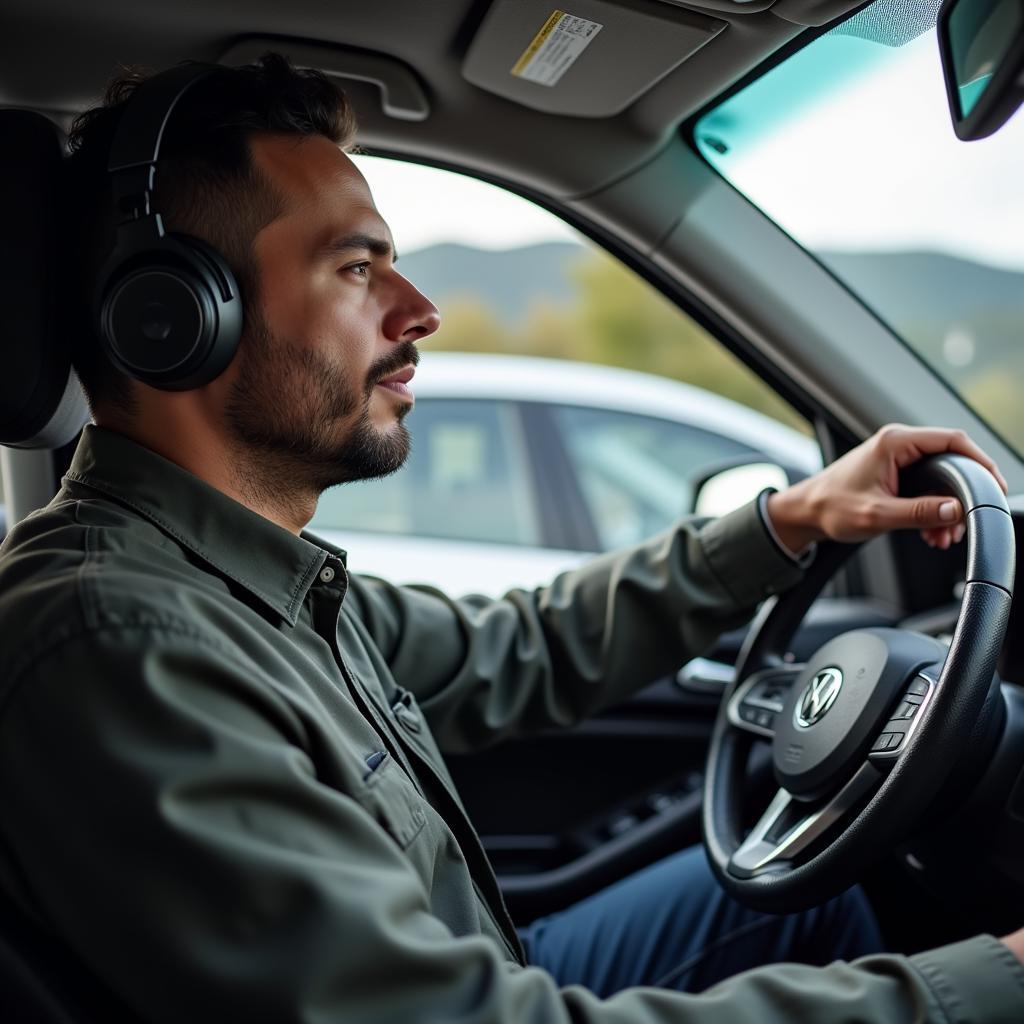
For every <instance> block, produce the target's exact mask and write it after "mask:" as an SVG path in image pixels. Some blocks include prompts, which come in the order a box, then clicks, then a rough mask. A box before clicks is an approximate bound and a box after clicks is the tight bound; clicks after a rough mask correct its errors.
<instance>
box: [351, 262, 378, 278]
mask: <svg viewBox="0 0 1024 1024" xmlns="http://www.w3.org/2000/svg"><path fill="white" fill-rule="evenodd" d="M372 265H373V264H372V263H370V261H369V260H364V261H363V262H362V263H354V264H352V266H350V267H345V270H347V271H350V272H351V273H353V274H355V275H356V277H362V278H367V277H369V276H370V267H371V266H372Z"/></svg>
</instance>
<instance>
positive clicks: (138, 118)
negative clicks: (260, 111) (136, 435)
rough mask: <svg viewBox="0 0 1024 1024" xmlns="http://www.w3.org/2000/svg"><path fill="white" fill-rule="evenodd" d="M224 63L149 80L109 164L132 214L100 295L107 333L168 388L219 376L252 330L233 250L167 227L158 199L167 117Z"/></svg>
mask: <svg viewBox="0 0 1024 1024" xmlns="http://www.w3.org/2000/svg"><path fill="white" fill-rule="evenodd" d="M218 70H220V68H219V66H218V65H214V64H194V63H190V64H183V65H179V66H177V67H174V68H171V69H170V70H168V71H164V72H161V73H160V74H158V75H154V76H153V77H152V78H150V79H147V80H146V81H144V82H143V83H142V84H141V85H139V86H138V87H137V89H136V91H135V93H134V94H133V95H132V97H131V99H130V100H129V101H128V104H127V106H126V107H125V110H124V113H123V114H122V116H121V121H120V123H119V124H118V127H117V131H116V133H115V135H114V141H113V143H112V145H111V147H110V158H109V161H108V164H107V171H108V173H109V174H110V177H111V185H112V189H113V194H114V203H115V208H116V210H117V211H118V213H119V214H120V215H121V216H122V217H123V218H124V219H123V220H122V221H121V222H120V224H119V225H118V228H117V239H116V242H115V244H114V249H113V252H112V253H111V255H110V257H109V258H108V259H107V261H106V263H105V264H104V266H103V269H102V270H101V271H100V275H99V278H98V281H97V287H96V292H95V295H94V303H93V309H94V316H95V320H96V325H97V330H98V332H99V337H100V342H101V344H102V345H103V347H104V349H105V350H106V352H107V355H108V356H109V358H110V360H111V362H112V363H113V364H114V365H115V366H116V367H117V368H118V369H119V370H120V371H121V372H122V373H125V374H127V375H128V376H129V377H132V378H134V379H135V380H138V381H142V382H143V383H144V384H148V385H150V386H151V387H154V388H160V389H161V390H164V391H186V390H188V389H189V388H197V387H201V386H202V385H203V384H207V383H209V382H210V381H211V380H213V379H214V378H215V377H217V376H218V375H219V374H220V373H222V372H223V370H224V369H225V368H226V367H227V365H228V363H230V362H231V359H232V357H233V356H234V354H235V350H236V349H237V348H238V341H239V338H240V337H241V334H242V302H241V298H240V297H239V292H238V283H237V281H236V280H235V276H234V274H232V272H231V269H230V268H229V267H228V265H227V263H226V262H225V261H224V259H223V257H221V256H220V255H219V254H218V253H217V252H216V251H215V250H214V249H213V248H212V247H210V246H209V245H207V244H206V243H205V242H202V241H200V240H199V239H198V238H192V237H190V236H188V235H181V234H174V233H170V234H169V233H167V232H166V231H165V230H164V225H163V221H162V220H161V218H160V214H159V213H156V212H155V211H153V210H152V209H151V197H152V193H153V181H154V177H155V174H156V168H157V161H158V160H159V157H160V141H161V139H162V138H163V134H164V129H165V128H166V127H167V122H168V121H169V120H170V117H171V114H172V112H173V111H174V108H175V106H176V105H177V102H178V100H180V99H181V97H182V96H183V95H184V93H185V92H186V91H187V90H188V89H189V88H191V86H193V85H194V84H195V83H196V82H198V81H201V80H202V79H204V78H206V77H208V76H209V75H211V74H213V73H214V72H215V71H218Z"/></svg>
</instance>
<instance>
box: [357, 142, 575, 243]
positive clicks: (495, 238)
mask: <svg viewBox="0 0 1024 1024" xmlns="http://www.w3.org/2000/svg"><path fill="white" fill-rule="evenodd" d="M354 160H355V162H356V163H357V164H358V165H359V168H360V170H361V171H362V172H363V174H364V176H365V177H366V180H367V181H368V182H369V185H370V190H371V191H372V192H373V198H374V202H375V203H376V204H377V209H378V210H379V211H380V213H381V216H382V217H383V218H384V219H385V220H386V221H387V222H388V224H389V225H390V227H391V232H392V234H393V235H394V237H395V248H396V249H397V250H398V253H399V255H401V254H402V252H403V251H407V252H412V251H413V250H415V249H422V248H424V247H425V246H428V245H434V244H436V243H438V242H461V243H463V244H464V245H471V246H474V247H476V248H478V249H513V248H519V247H520V246H525V245H532V244H533V243H535V242H552V241H554V242H578V241H579V240H580V235H579V234H578V233H577V232H575V231H574V230H573V229H572V228H570V227H569V226H568V225H567V224H565V223H563V222H562V221H561V220H559V219H558V218H557V217H555V216H554V215H553V214H551V213H549V212H548V211H547V210H544V209H541V208H540V207H539V206H535V205H534V204H533V203H531V202H528V201H527V200H525V199H522V198H521V197H519V196H517V195H514V194H512V193H510V192H506V191H505V190H504V189H501V188H498V187H497V186H495V185H488V184H486V183H485V182H482V181H478V180H477V179H475V178H470V177H468V176H464V175H454V174H452V173H451V172H450V171H440V170H437V169H436V168H434V167H423V166H419V165H416V164H407V163H402V162H400V161H395V160H385V159H381V158H379V157H371V156H358V155H357V156H355V157H354Z"/></svg>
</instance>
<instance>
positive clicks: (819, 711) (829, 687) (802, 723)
mask: <svg viewBox="0 0 1024 1024" xmlns="http://www.w3.org/2000/svg"><path fill="white" fill-rule="evenodd" d="M842 685H843V673H842V672H841V671H840V670H839V669H838V668H835V667H834V666H833V667H831V668H823V669H822V670H821V671H820V672H819V673H818V674H817V675H816V676H815V677H814V678H813V679H812V680H811V681H810V682H809V683H808V684H807V689H806V690H804V694H803V696H802V697H801V698H800V703H799V704H797V706H796V715H795V716H794V718H795V721H796V724H797V725H798V726H799V727H800V728H801V729H809V728H810V727H811V726H812V725H814V724H815V723H816V722H820V721H821V720H822V719H823V718H824V717H825V715H826V713H827V712H828V709H829V708H830V707H832V705H833V704H835V702H836V697H838V696H839V691H840V689H841V688H842Z"/></svg>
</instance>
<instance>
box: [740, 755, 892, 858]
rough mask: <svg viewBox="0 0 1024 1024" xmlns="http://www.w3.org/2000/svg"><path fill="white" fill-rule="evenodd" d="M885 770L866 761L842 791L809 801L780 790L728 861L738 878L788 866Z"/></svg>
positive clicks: (873, 786)
mask: <svg viewBox="0 0 1024 1024" xmlns="http://www.w3.org/2000/svg"><path fill="white" fill-rule="evenodd" d="M882 777H883V773H882V772H881V771H879V770H878V768H877V767H875V766H874V765H872V764H863V765H861V767H860V768H859V769H858V770H857V771H856V772H855V773H854V776H853V778H851V779H850V780H849V782H847V783H846V785H845V786H843V787H842V789H840V790H839V792H837V793H835V794H834V795H833V796H832V797H830V798H828V799H826V800H824V801H816V802H814V803H808V802H806V801H802V800H797V799H795V798H794V797H793V796H792V795H791V794H790V793H789V792H787V791H786V790H785V789H780V790H779V791H778V792H777V793H776V794H775V797H774V798H773V799H772V802H771V803H770V804H769V805H768V808H767V809H766V810H765V812H764V814H762V815H761V818H760V820H759V821H758V823H757V824H756V825H755V826H754V827H753V829H752V830H751V832H750V835H748V836H747V838H746V839H745V840H744V841H743V842H742V843H741V844H740V846H739V848H738V849H737V850H736V852H735V853H734V854H733V855H732V858H731V859H730V861H729V871H730V873H731V874H733V875H735V876H736V877H737V878H754V877H755V876H756V875H760V874H763V873H764V872H766V871H773V870H774V871H778V870H781V869H783V868H785V867H788V866H789V865H790V864H791V863H792V862H793V860H794V859H795V858H796V857H797V856H799V854H801V853H802V852H803V851H804V850H806V849H807V848H808V847H809V846H811V845H812V844H813V843H814V842H815V841H816V840H817V839H819V838H820V837H821V836H823V835H824V834H825V833H826V832H827V831H828V830H829V829H830V828H831V827H832V826H833V825H835V824H836V823H837V822H840V821H841V820H842V819H843V818H844V817H846V815H847V814H848V813H849V812H850V810H851V809H852V808H854V807H856V806H857V805H858V804H859V803H860V802H861V800H862V798H863V797H864V796H866V795H867V794H868V793H870V792H871V791H872V790H873V789H874V788H875V787H876V786H877V785H878V783H879V782H880V781H881V779H882Z"/></svg>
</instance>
